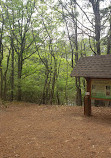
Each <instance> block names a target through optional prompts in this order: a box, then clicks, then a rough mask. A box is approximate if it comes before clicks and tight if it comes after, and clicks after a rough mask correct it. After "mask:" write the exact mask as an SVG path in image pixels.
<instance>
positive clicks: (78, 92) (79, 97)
mask: <svg viewBox="0 0 111 158" xmlns="http://www.w3.org/2000/svg"><path fill="white" fill-rule="evenodd" d="M75 45H76V52H75V63H77V62H78V39H77V20H76V19H75ZM80 84H81V83H80V77H76V105H78V106H82V95H81V88H80Z"/></svg>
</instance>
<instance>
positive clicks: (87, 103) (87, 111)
mask: <svg viewBox="0 0 111 158" xmlns="http://www.w3.org/2000/svg"><path fill="white" fill-rule="evenodd" d="M86 82H87V92H86V95H85V97H84V115H85V116H91V79H90V78H86Z"/></svg>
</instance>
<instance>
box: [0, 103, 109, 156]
mask: <svg viewBox="0 0 111 158" xmlns="http://www.w3.org/2000/svg"><path fill="white" fill-rule="evenodd" d="M92 110H93V116H91V117H85V116H84V115H83V107H74V106H73V107H72V106H50V105H49V106H45V105H42V106H38V105H36V104H30V103H13V104H8V108H3V107H2V108H0V158H111V108H110V107H104V108H98V107H93V108H92Z"/></svg>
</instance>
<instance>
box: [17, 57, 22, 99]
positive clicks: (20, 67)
mask: <svg viewBox="0 0 111 158" xmlns="http://www.w3.org/2000/svg"><path fill="white" fill-rule="evenodd" d="M21 76H22V59H21V54H18V98H17V99H18V101H21V96H22V91H21Z"/></svg>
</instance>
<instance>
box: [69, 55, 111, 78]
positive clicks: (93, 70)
mask: <svg viewBox="0 0 111 158" xmlns="http://www.w3.org/2000/svg"><path fill="white" fill-rule="evenodd" d="M71 76H72V77H89V78H111V54H108V55H96V56H88V57H81V58H80V59H79V61H78V63H77V64H76V66H75V67H74V69H73V71H72V72H71Z"/></svg>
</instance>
